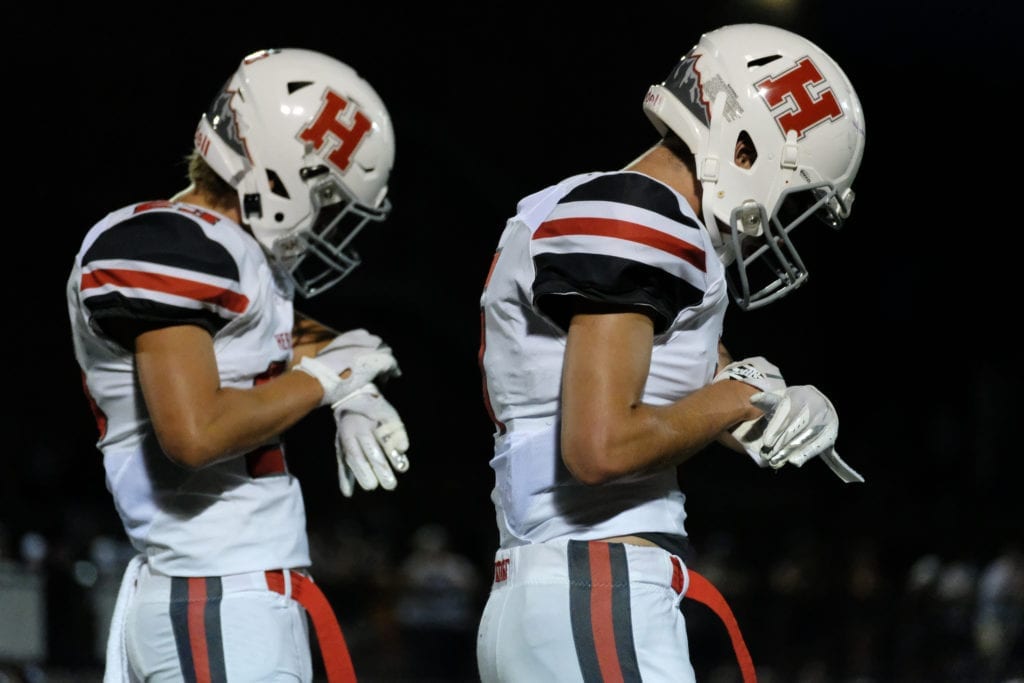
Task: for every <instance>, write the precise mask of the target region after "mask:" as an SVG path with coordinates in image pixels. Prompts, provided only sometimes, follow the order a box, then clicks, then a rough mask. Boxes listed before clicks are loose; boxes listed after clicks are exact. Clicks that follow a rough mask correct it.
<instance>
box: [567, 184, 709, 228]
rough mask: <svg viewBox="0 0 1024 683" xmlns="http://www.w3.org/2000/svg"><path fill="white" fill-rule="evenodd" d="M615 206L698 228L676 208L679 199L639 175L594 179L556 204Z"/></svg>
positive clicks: (574, 189)
mask: <svg viewBox="0 0 1024 683" xmlns="http://www.w3.org/2000/svg"><path fill="white" fill-rule="evenodd" d="M586 201H590V202H617V203H619V204H629V205H631V206H636V207H638V208H641V209H644V210H647V211H653V212H655V213H657V214H660V215H662V216H664V217H665V218H668V219H669V220H673V221H676V222H677V223H682V224H683V225H688V226H690V227H691V228H699V227H701V226H700V225H699V224H698V223H697V222H696V221H695V220H693V218H691V217H690V216H687V215H686V214H684V213H683V211H682V209H681V208H680V207H679V202H680V197H679V195H677V194H676V193H675V192H673V191H672V190H670V189H669V188H668V187H667V186H665V185H662V184H661V183H659V182H658V181H657V180H654V179H653V178H650V177H648V176H645V175H643V174H641V173H613V174H610V175H602V176H597V177H596V178H594V179H593V180H588V181H587V182H585V183H583V184H582V185H578V186H577V187H574V188H573V189H572V190H571V191H570V192H569V193H568V194H567V195H565V196H564V197H562V198H561V199H560V200H559V201H558V203H559V204H565V203H567V202H586Z"/></svg>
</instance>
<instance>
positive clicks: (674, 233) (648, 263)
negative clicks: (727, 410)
mask: <svg viewBox="0 0 1024 683" xmlns="http://www.w3.org/2000/svg"><path fill="white" fill-rule="evenodd" d="M480 303H481V309H482V311H481V312H482V316H483V325H484V329H483V338H482V340H481V341H482V346H481V350H480V358H481V366H482V371H483V374H484V380H485V383H484V390H485V401H486V402H487V407H488V410H489V411H490V413H491V416H492V419H493V420H494V422H495V437H494V438H495V451H494V457H493V458H492V460H491V467H492V468H493V469H494V471H495V487H494V490H493V492H492V495H491V498H492V500H493V502H494V505H495V509H496V513H497V521H498V529H499V533H500V542H501V547H502V548H508V547H512V546H516V545H521V544H525V543H540V542H544V541H549V540H553V539H560V538H570V539H577V540H594V539H600V538H608V537H612V536H619V535H626V534H636V533H667V534H673V535H676V536H684V535H685V529H684V520H685V518H686V512H685V507H684V503H685V497H684V495H683V493H682V492H681V491H680V490H679V486H678V483H677V479H676V471H675V469H674V468H670V469H666V470H664V471H661V472H656V473H653V474H647V475H642V476H641V475H634V476H630V477H624V478H622V479H620V480H617V481H614V482H611V483H608V484H604V485H601V486H586V485H583V484H581V483H580V482H578V481H577V480H575V479H574V478H573V477H572V475H571V474H570V473H569V471H568V470H567V469H566V467H565V465H564V464H563V463H562V458H561V455H560V452H559V442H558V431H559V430H558V424H557V414H558V409H559V399H560V395H561V377H562V363H563V354H564V352H565V340H566V330H567V329H568V323H569V320H570V319H571V317H572V314H573V313H574V312H575V311H576V310H579V309H580V307H581V306H586V307H587V308H586V310H591V311H593V310H602V309H603V310H610V311H611V310H615V311H623V310H628V311H636V312H641V313H644V314H646V315H648V316H649V317H651V319H652V320H653V321H654V331H655V338H654V350H653V355H652V359H651V368H650V375H649V376H648V378H647V383H646V386H645V390H644V401H645V402H647V403H651V404H667V403H670V402H673V401H675V400H678V399H679V398H682V397H683V396H686V395H687V394H689V393H691V392H693V391H695V390H696V389H699V388H700V387H702V386H704V385H705V384H707V383H708V382H710V381H711V379H712V377H713V376H714V371H715V367H716V365H717V362H718V341H719V338H720V336H721V333H722V324H723V318H724V315H725V310H726V306H727V303H728V300H727V289H726V284H725V272H724V267H723V266H722V263H721V261H720V260H719V259H718V258H717V256H716V255H715V251H714V248H713V246H712V244H711V240H710V237H709V235H708V233H707V231H706V230H705V229H704V227H703V226H702V225H701V223H700V222H699V220H698V219H697V217H696V215H695V214H694V213H693V211H692V209H691V208H690V206H689V204H688V203H687V202H686V200H685V199H684V198H683V197H682V196H681V195H679V194H678V193H677V192H675V191H674V190H672V189H671V188H669V187H668V186H667V185H664V184H662V183H660V182H658V181H656V180H654V179H652V178H650V177H649V176H646V175H643V174H640V173H634V172H626V171H617V172H609V173H588V174H583V175H578V176H573V177H570V178H568V179H566V180H563V181H562V182H560V183H558V184H556V185H553V186H551V187H548V188H546V189H544V190H542V191H540V192H537V193H535V194H532V195H530V196H528V197H526V198H524V199H523V200H522V201H521V202H520V203H519V205H518V207H517V213H516V215H515V216H514V217H512V218H511V219H509V221H508V223H507V224H506V226H505V230H504V232H503V233H502V236H501V239H500V241H499V243H498V249H497V253H496V254H495V257H494V261H493V263H492V264H491V270H490V273H489V274H488V276H487V283H486V285H485V288H484V291H483V294H482V295H481V299H480Z"/></svg>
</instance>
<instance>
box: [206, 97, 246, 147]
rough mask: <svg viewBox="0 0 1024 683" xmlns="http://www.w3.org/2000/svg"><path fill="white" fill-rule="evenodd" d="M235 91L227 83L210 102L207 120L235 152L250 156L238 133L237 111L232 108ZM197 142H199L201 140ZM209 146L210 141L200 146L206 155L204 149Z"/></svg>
mask: <svg viewBox="0 0 1024 683" xmlns="http://www.w3.org/2000/svg"><path fill="white" fill-rule="evenodd" d="M235 92H236V91H235V90H231V89H230V87H228V85H225V86H224V89H223V90H221V91H220V93H219V94H218V95H217V97H215V98H214V99H213V102H212V103H211V104H210V109H209V110H208V111H207V112H206V120H207V121H209V122H210V127H211V128H213V130H214V132H215V133H217V135H218V136H219V137H220V139H221V140H223V141H224V143H225V144H227V146H228V147H230V148H231V149H232V151H234V152H235V154H237V155H238V156H240V157H248V153H247V151H246V149H245V144H244V143H243V141H242V138H241V136H240V135H239V134H238V121H237V117H236V116H235V111H234V109H232V108H231V100H232V99H233V98H234V97H235ZM197 135H198V133H197ZM196 142H197V143H199V140H197V141H196ZM208 147H209V142H208V141H203V143H202V145H201V146H200V152H202V153H203V154H204V156H205V151H204V150H205V149H206V148H208Z"/></svg>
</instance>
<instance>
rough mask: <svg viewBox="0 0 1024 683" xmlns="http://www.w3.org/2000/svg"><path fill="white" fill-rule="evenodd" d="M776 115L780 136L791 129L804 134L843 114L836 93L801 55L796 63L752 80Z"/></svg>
mask: <svg viewBox="0 0 1024 683" xmlns="http://www.w3.org/2000/svg"><path fill="white" fill-rule="evenodd" d="M754 87H756V88H757V91H758V92H759V93H760V94H761V98H762V99H763V100H764V101H765V104H767V105H768V108H769V109H770V110H772V111H773V112H776V113H775V114H774V116H775V122H776V123H777V124H778V125H779V130H781V131H782V135H783V137H785V135H786V132H787V131H790V130H794V131H796V133H797V138H798V139H799V138H803V137H804V135H805V134H806V133H807V131H809V130H810V129H812V128H814V127H815V126H817V125H819V124H822V123H825V122H826V121H835V120H836V119H840V118H842V117H843V109H842V107H840V106H839V102H838V101H837V100H836V96H835V93H834V92H833V91H832V87H831V86H830V85H829V83H828V81H827V80H825V77H824V76H822V75H821V71H820V70H819V69H818V67H817V66H815V64H814V62H812V61H811V59H810V57H801V58H800V59H798V60H797V62H796V66H794V67H793V68H791V69H789V70H788V71H784V72H783V73H781V74H779V75H777V76H769V77H768V78H764V79H762V80H760V81H758V82H757V83H755V84H754Z"/></svg>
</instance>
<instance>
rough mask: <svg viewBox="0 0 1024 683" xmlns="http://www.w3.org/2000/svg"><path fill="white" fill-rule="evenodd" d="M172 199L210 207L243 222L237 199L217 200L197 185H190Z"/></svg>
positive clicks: (239, 222) (235, 220) (236, 221)
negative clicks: (227, 201)
mask: <svg viewBox="0 0 1024 683" xmlns="http://www.w3.org/2000/svg"><path fill="white" fill-rule="evenodd" d="M171 201H172V202H182V203H185V204H191V205H193V206H198V207H201V208H204V209H210V210H212V211H216V212H217V213H220V214H223V215H224V216H227V217H228V218H230V219H231V220H233V221H234V222H235V223H238V224H239V225H241V223H242V213H241V212H240V211H239V210H238V202H237V201H234V202H230V203H224V202H216V201H214V198H213V197H211V196H210V195H209V194H208V193H206V192H202V191H200V190H199V189H197V188H196V186H195V185H189V186H188V187H186V188H185V189H184V190H182V191H181V192H179V193H177V194H176V195H174V196H173V197H171Z"/></svg>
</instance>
